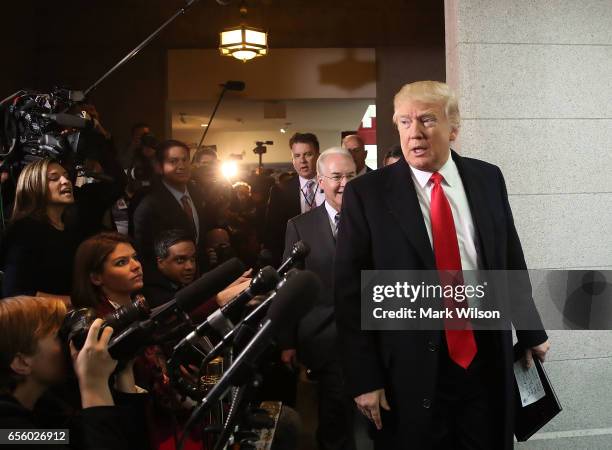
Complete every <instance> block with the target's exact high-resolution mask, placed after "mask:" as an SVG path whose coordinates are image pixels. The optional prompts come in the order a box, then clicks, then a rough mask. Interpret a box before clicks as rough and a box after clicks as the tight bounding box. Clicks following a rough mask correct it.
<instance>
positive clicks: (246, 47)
mask: <svg viewBox="0 0 612 450" xmlns="http://www.w3.org/2000/svg"><path fill="white" fill-rule="evenodd" d="M246 14H247V8H246V6H245V4H244V2H243V3H242V5H241V6H240V15H241V16H242V18H243V20H244V18H245V17H246ZM219 42H220V44H219V51H220V52H221V54H222V55H225V56H233V57H234V58H236V59H239V60H241V61H242V62H247V61H248V60H250V59H253V58H256V57H258V56H264V55H266V54H267V53H268V33H266V32H265V31H263V30H260V29H259V28H254V27H250V26H248V25H245V24H244V23H243V24H241V25H240V26H238V27H233V28H228V29H226V30H223V31H222V32H221V33H220V35H219Z"/></svg>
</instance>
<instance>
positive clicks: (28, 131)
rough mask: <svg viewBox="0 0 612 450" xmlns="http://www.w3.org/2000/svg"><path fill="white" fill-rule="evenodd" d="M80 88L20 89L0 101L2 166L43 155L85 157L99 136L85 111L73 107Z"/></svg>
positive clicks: (61, 157) (79, 158)
mask: <svg viewBox="0 0 612 450" xmlns="http://www.w3.org/2000/svg"><path fill="white" fill-rule="evenodd" d="M83 100H84V95H83V93H82V92H81V91H71V90H68V89H63V88H54V89H53V90H52V91H51V92H50V93H43V92H38V91H21V92H19V93H18V94H16V95H14V96H12V97H9V98H8V99H6V100H5V101H4V102H3V104H2V105H0V159H2V163H1V166H2V167H6V166H10V165H17V166H25V165H26V164H28V163H29V162H32V161H36V160H38V159H42V158H55V159H57V160H59V161H60V162H62V161H65V160H67V159H74V160H76V161H84V160H85V158H86V157H87V155H86V152H87V151H89V149H90V148H92V147H95V146H96V145H97V144H98V143H99V142H98V141H99V140H100V139H102V136H101V135H100V134H99V133H98V132H96V131H95V130H94V129H93V121H92V120H91V118H89V117H88V116H87V114H85V113H81V114H80V115H79V114H73V113H72V111H74V110H75V107H76V106H78V103H79V102H82V101H83Z"/></svg>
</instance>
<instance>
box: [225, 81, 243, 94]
mask: <svg viewBox="0 0 612 450" xmlns="http://www.w3.org/2000/svg"><path fill="white" fill-rule="evenodd" d="M221 86H223V88H224V89H226V90H228V91H244V87H245V86H246V85H245V84H244V81H232V80H230V81H226V82H225V83H223V84H222V85H221Z"/></svg>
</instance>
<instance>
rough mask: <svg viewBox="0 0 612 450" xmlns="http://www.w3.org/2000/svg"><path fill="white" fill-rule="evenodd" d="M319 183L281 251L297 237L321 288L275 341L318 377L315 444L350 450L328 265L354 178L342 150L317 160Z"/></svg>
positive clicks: (286, 356)
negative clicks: (312, 204) (313, 202)
mask: <svg viewBox="0 0 612 450" xmlns="http://www.w3.org/2000/svg"><path fill="white" fill-rule="evenodd" d="M317 174H318V180H319V185H320V186H321V187H322V188H323V190H324V192H325V202H324V203H323V204H322V205H321V206H318V207H316V208H315V209H313V210H311V211H308V212H306V213H304V214H301V215H299V216H297V217H294V218H293V219H291V220H289V222H288V223H287V233H286V236H285V254H284V258H288V257H289V254H290V252H291V247H292V246H293V244H295V243H296V242H297V241H300V240H301V241H304V242H306V243H307V244H308V245H309V246H310V253H309V254H308V256H306V259H305V261H304V265H305V269H307V270H311V271H313V272H314V273H316V274H317V275H318V276H319V278H320V279H321V283H322V285H323V289H321V293H320V295H319V298H318V299H317V300H316V303H315V306H314V307H313V308H312V310H311V311H310V312H309V313H308V314H306V315H305V316H304V317H303V318H302V319H301V320H300V322H299V325H298V327H297V328H296V330H295V331H294V333H293V335H291V336H288V337H287V339H286V340H285V342H281V343H280V344H281V346H282V347H283V348H284V351H283V352H282V360H283V362H284V363H285V364H288V365H294V362H295V358H296V349H297V358H298V359H299V360H300V361H301V362H302V363H304V364H305V365H306V367H308V368H309V369H310V370H311V371H312V373H313V374H314V375H315V377H316V379H317V380H318V393H319V426H318V429H317V441H318V443H319V448H320V449H325V450H328V449H337V450H341V449H342V450H350V449H354V448H355V443H354V440H353V435H352V420H351V419H352V416H353V406H352V404H351V403H352V402H351V399H350V397H348V396H347V395H346V392H345V390H344V382H343V378H342V368H341V366H340V361H339V358H338V353H337V349H336V337H337V334H336V325H335V321H334V298H333V269H334V255H335V253H336V233H337V224H338V221H339V220H340V206H341V205H342V194H343V192H344V187H345V185H346V183H347V182H348V181H349V180H350V179H352V178H354V177H355V163H354V161H353V158H352V157H351V154H350V153H349V152H347V151H346V150H344V149H342V148H339V147H334V148H330V149H328V150H326V151H324V152H323V153H321V155H320V156H319V159H318V161H317Z"/></svg>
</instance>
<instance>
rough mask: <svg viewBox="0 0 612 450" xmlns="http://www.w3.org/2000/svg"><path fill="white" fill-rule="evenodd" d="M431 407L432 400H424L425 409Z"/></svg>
mask: <svg viewBox="0 0 612 450" xmlns="http://www.w3.org/2000/svg"><path fill="white" fill-rule="evenodd" d="M430 407H431V400H429V399H428V398H424V399H423V408H425V409H429V408H430Z"/></svg>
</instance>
